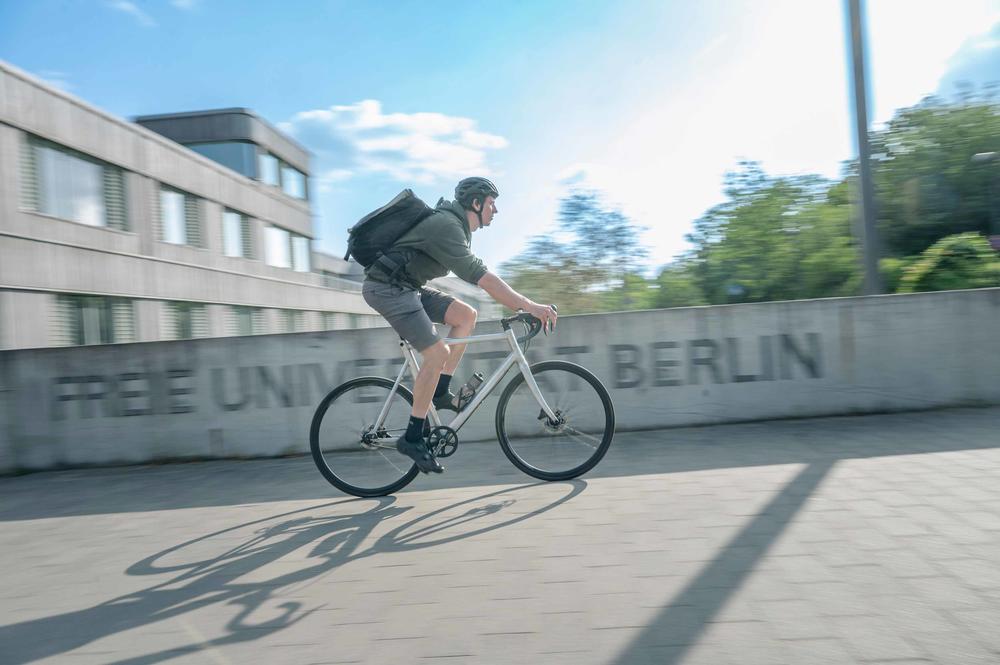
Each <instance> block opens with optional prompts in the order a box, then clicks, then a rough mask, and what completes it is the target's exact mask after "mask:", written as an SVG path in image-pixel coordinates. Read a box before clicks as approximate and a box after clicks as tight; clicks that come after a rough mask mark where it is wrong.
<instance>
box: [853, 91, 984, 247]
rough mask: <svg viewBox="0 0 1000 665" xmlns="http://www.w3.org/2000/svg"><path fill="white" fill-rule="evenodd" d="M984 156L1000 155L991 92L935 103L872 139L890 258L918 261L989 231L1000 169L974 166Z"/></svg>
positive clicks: (900, 115)
mask: <svg viewBox="0 0 1000 665" xmlns="http://www.w3.org/2000/svg"><path fill="white" fill-rule="evenodd" d="M981 152H1000V105H998V104H997V103H996V101H995V99H994V98H993V96H992V95H991V93H989V92H984V93H981V94H979V95H975V94H969V95H966V96H965V97H963V98H961V99H959V100H957V101H954V102H948V101H946V100H943V99H941V98H939V97H928V98H926V99H924V100H923V101H922V102H921V103H920V104H918V105H916V106H914V107H911V108H906V109H902V110H900V111H898V112H897V113H896V115H895V116H894V117H893V119H892V120H891V121H890V122H889V124H888V125H887V126H886V127H885V128H884V129H882V130H880V131H877V132H874V133H873V135H872V155H873V173H874V176H873V179H874V182H875V198H876V210H877V213H878V229H879V238H880V241H881V245H882V247H881V251H882V255H883V256H886V257H904V256H911V255H915V254H918V253H920V252H922V251H923V250H925V249H927V248H928V247H930V246H931V245H932V244H934V243H935V242H937V241H938V240H940V239H941V238H944V237H946V236H950V235H955V234H959V233H967V232H972V233H981V234H984V235H987V234H988V233H989V226H990V211H991V206H995V205H996V202H995V201H993V200H992V197H993V196H994V195H995V192H996V188H995V186H996V179H997V178H1000V164H997V163H983V164H980V163H975V162H973V161H972V156H973V155H974V154H976V153H981Z"/></svg>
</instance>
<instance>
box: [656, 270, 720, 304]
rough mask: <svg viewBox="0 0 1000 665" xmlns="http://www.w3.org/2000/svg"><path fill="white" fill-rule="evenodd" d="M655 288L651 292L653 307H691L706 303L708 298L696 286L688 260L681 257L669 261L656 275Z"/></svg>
mask: <svg viewBox="0 0 1000 665" xmlns="http://www.w3.org/2000/svg"><path fill="white" fill-rule="evenodd" d="M656 286H657V289H656V290H655V291H654V292H653V293H654V297H653V307H655V308H663V307H691V306H693V305H707V304H708V300H706V299H705V295H704V294H703V293H702V292H701V289H700V288H698V284H697V281H696V278H695V275H694V272H693V265H692V264H691V262H690V261H688V260H685V259H681V260H678V261H675V262H673V263H670V264H668V265H666V266H664V267H663V269H662V270H660V273H659V274H658V275H657V276H656Z"/></svg>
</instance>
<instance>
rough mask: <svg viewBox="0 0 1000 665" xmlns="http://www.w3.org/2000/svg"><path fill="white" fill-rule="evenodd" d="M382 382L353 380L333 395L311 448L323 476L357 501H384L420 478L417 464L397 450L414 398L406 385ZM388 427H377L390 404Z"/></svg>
mask: <svg viewBox="0 0 1000 665" xmlns="http://www.w3.org/2000/svg"><path fill="white" fill-rule="evenodd" d="M392 385H393V382H392V381H390V380H389V379H384V378H381V377H363V378H359V379H353V380H351V381H348V382H347V383H344V384H342V385H341V386H339V387H337V388H336V389H334V390H333V392H331V393H330V394H329V395H327V396H326V398H325V399H324V400H323V401H322V402H321V403H320V405H319V407H318V408H317V409H316V413H315V415H314V416H313V421H312V427H311V428H310V431H309V443H310V447H311V449H312V455H313V460H314V461H315V462H316V466H317V467H318V468H319V470H320V473H322V474H323V476H324V477H325V478H326V479H327V480H328V481H330V483H332V484H333V485H334V486H335V487H337V488H338V489H340V490H342V491H344V492H347V493H348V494H353V495H354V496H362V497H370V496H384V495H386V494H391V493H392V492H395V491H397V490H400V489H402V488H403V487H405V486H406V485H407V484H409V482H410V481H412V480H413V479H414V478H415V477H416V475H417V473H418V470H417V467H416V465H415V464H414V463H413V461H412V460H411V459H410V458H409V457H406V456H405V455H402V454H400V453H398V452H397V451H396V439H398V438H399V437H400V436H401V435H402V434H403V433H405V432H406V426H407V423H408V421H409V418H410V410H411V406H412V403H413V396H412V394H411V393H410V391H409V390H408V389H407V388H406V387H405V386H397V387H396V391H395V392H392ZM387 400H388V401H389V409H388V411H387V413H386V417H385V420H384V423H383V426H382V427H380V428H379V429H378V431H375V430H374V424H375V421H376V419H377V418H378V414H379V412H380V411H381V409H382V407H383V405H384V404H385V403H386V401H387Z"/></svg>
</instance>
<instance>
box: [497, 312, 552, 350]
mask: <svg viewBox="0 0 1000 665" xmlns="http://www.w3.org/2000/svg"><path fill="white" fill-rule="evenodd" d="M551 307H552V309H555V310H556V311H557V312H558V311H559V310H558V309H556V306H555V305H551ZM514 322H519V323H523V324H524V325H525V327H527V335H526V336H525V337H518V338H517V341H518V343H524V342H526V341H528V340H529V339H531V338H532V337H534V336H535V335H537V334H538V333H540V332H542V328H543V325H542V320H541V319H539V318H538V317H536V316H533V315H531V314H529V313H527V312H518V313H517V314H515V315H514V316H508V317H505V318H502V319H500V326H501V327H502V328H503V329H504V330H509V329H510V324H512V323H514ZM549 329H550V330H555V326H550V327H549ZM545 334H546V335H548V334H549V330H546V331H545Z"/></svg>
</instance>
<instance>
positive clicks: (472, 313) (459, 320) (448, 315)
mask: <svg viewBox="0 0 1000 665" xmlns="http://www.w3.org/2000/svg"><path fill="white" fill-rule="evenodd" d="M476 316H477V312H476V310H475V308H473V307H471V306H469V305H466V304H465V303H464V302H462V301H461V300H456V301H455V302H453V303H451V305H449V306H448V310H447V311H446V312H445V314H444V322H445V323H446V324H447V325H449V326H451V332H450V333H449V334H448V336H449V337H453V338H459V337H468V336H469V335H471V334H472V331H473V330H474V329H475V328H476ZM465 347H466V345H465V344H452V345H451V347H450V349H451V353H450V354H449V356H448V360H447V362H445V364H444V367H443V368H442V370H441V373H442V374H447V375H448V376H451V375H452V374H454V373H455V369H457V368H458V363H459V362H460V361H461V360H462V354H464V353H465Z"/></svg>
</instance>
